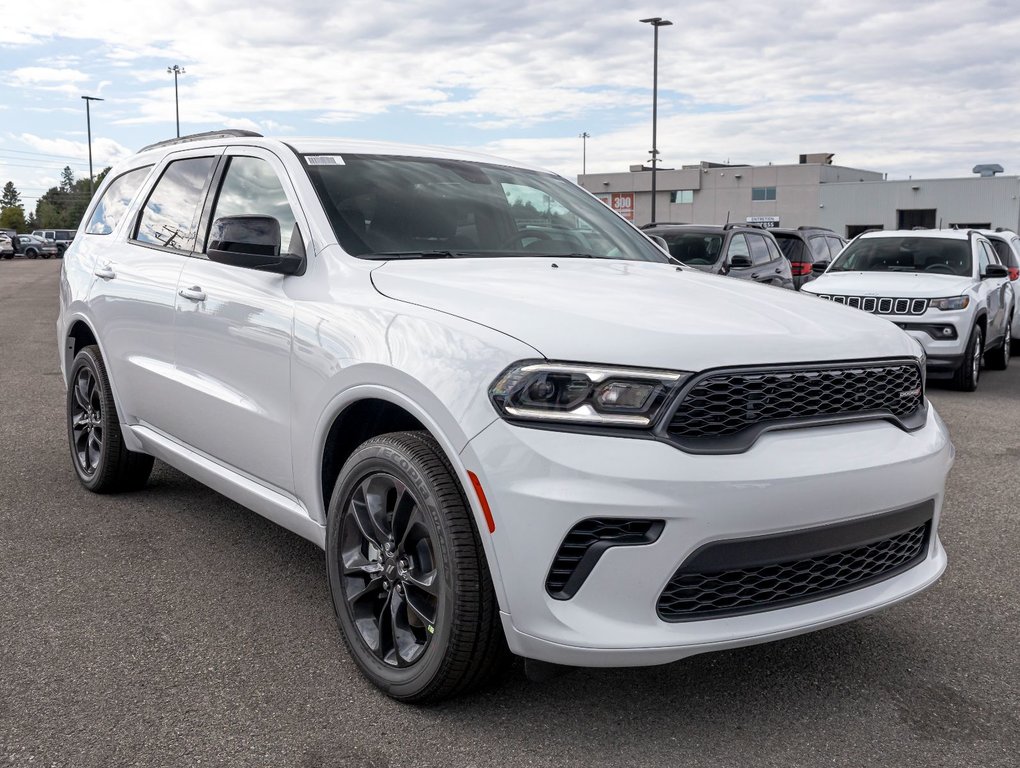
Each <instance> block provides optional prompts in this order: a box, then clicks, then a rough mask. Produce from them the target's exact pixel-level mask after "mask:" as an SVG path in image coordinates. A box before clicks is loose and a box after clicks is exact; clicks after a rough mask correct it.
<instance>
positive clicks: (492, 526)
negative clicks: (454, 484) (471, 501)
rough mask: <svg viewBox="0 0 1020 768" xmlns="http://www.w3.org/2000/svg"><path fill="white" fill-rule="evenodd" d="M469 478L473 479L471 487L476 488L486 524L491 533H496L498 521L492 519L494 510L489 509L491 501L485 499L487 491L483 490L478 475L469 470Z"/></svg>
mask: <svg viewBox="0 0 1020 768" xmlns="http://www.w3.org/2000/svg"><path fill="white" fill-rule="evenodd" d="M468 477H469V478H471V485H473V486H474V488H475V494H476V495H477V496H478V501H479V502H480V503H481V505H482V513H483V514H484V515H485V524H486V525H487V526H489V533H495V532H496V521H495V520H493V519H492V510H491V509H489V500H488V499H486V498H485V491H483V490H482V484H481V483H480V482H479V480H478V475H476V474H475V473H474V472H472V471H471V470H470V469H469V470H468Z"/></svg>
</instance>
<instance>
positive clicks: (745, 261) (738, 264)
mask: <svg viewBox="0 0 1020 768" xmlns="http://www.w3.org/2000/svg"><path fill="white" fill-rule="evenodd" d="M730 266H731V267H735V268H737V269H746V268H747V267H749V266H751V257H750V256H745V255H744V254H742V253H737V254H734V255H733V256H730Z"/></svg>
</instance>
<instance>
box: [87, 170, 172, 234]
mask: <svg viewBox="0 0 1020 768" xmlns="http://www.w3.org/2000/svg"><path fill="white" fill-rule="evenodd" d="M150 168H152V166H151V165H147V166H145V167H144V168H136V169H135V170H133V171H128V172H127V173H125V174H123V175H122V176H118V177H117V178H116V179H114V180H113V181H112V182H110V186H108V187H107V188H106V191H105V192H104V193H103V197H102V198H101V199H100V201H99V204H98V205H97V206H96V209H95V210H94V211H93V212H92V218H91V219H89V223H88V226H87V227H86V228H85V232H86V233H87V234H90V235H108V234H110V233H111V232H113V230H114V229H115V228H116V226H117V223H118V222H119V221H120V220H121V219H122V218H123V217H124V214H125V213H127V208H128V205H129V204H130V203H131V199H132V198H133V197H134V196H135V193H136V192H137V191H138V188H139V187H140V186H142V182H143V181H145V177H146V176H148V175H149V169H150ZM70 239H71V238H70V237H69V238H68V240H70Z"/></svg>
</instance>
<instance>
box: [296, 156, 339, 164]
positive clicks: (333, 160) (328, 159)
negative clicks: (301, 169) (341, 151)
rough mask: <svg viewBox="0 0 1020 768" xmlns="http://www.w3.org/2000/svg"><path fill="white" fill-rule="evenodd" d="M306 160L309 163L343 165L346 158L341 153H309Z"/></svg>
mask: <svg viewBox="0 0 1020 768" xmlns="http://www.w3.org/2000/svg"><path fill="white" fill-rule="evenodd" d="M305 162H306V163H308V164H309V165H343V164H344V159H343V157H341V156H340V155H307V156H305Z"/></svg>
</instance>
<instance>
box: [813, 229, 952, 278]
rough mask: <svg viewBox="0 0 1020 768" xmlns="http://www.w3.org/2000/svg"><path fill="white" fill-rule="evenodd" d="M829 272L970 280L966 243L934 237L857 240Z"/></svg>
mask: <svg viewBox="0 0 1020 768" xmlns="http://www.w3.org/2000/svg"><path fill="white" fill-rule="evenodd" d="M829 271H830V272H925V273H930V274H937V275H959V276H961V277H970V274H971V248H970V240H955V239H954V240H950V239H949V238H938V237H873V238H861V239H859V240H855V241H854V242H853V243H851V244H850V245H848V246H847V247H846V249H845V250H844V251H843V253H841V254H840V255H839V258H837V259H836V261H835V262H834V263H833V265H832V266H831V267H830V268H829Z"/></svg>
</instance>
